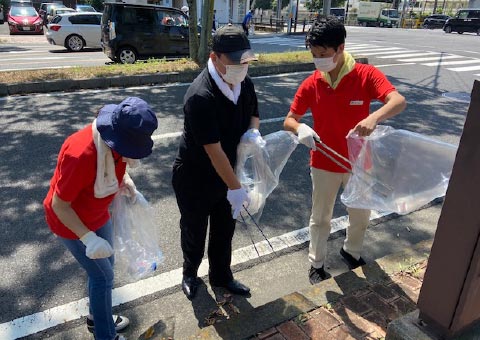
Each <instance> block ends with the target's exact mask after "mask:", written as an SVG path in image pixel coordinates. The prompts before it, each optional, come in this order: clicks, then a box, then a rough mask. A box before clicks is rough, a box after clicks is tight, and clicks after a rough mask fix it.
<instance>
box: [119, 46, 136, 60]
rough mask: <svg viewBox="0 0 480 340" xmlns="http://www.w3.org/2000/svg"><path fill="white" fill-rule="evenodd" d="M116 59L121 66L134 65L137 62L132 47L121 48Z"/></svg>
mask: <svg viewBox="0 0 480 340" xmlns="http://www.w3.org/2000/svg"><path fill="white" fill-rule="evenodd" d="M117 59H118V61H119V62H121V63H122V64H134V63H135V62H136V61H137V52H136V51H135V50H134V49H133V48H132V47H128V46H127V47H122V48H121V49H119V50H118V52H117Z"/></svg>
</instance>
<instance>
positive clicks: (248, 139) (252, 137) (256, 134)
mask: <svg viewBox="0 0 480 340" xmlns="http://www.w3.org/2000/svg"><path fill="white" fill-rule="evenodd" d="M240 142H242V143H254V144H257V145H259V146H261V147H263V146H265V144H267V142H265V140H264V139H263V138H262V135H261V134H260V131H258V130H257V129H248V130H247V132H245V133H244V134H243V135H242V137H241V138H240Z"/></svg>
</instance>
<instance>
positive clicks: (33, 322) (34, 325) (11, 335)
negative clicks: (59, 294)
mask: <svg viewBox="0 0 480 340" xmlns="http://www.w3.org/2000/svg"><path fill="white" fill-rule="evenodd" d="M381 216H382V215H378V214H372V217H371V218H370V219H371V220H374V219H376V218H378V217H381ZM347 226H348V216H341V217H338V218H335V219H333V220H332V229H331V233H334V232H336V231H338V230H342V229H345V228H346V227H347ZM309 240H310V235H309V231H308V227H305V228H302V229H298V230H294V231H291V232H288V233H286V234H283V235H280V236H276V237H272V238H271V239H269V242H270V244H272V246H273V249H274V250H275V251H280V250H283V249H286V248H289V247H294V246H299V245H301V244H303V243H306V242H308V241H309ZM255 247H256V248H257V250H258V252H259V254H260V257H262V256H266V255H269V254H272V253H273V251H272V249H271V248H270V247H269V246H268V243H267V241H265V240H264V241H262V242H257V243H255ZM255 247H254V246H253V245H249V246H246V247H243V248H239V249H237V250H234V251H233V252H232V266H234V265H237V264H241V263H245V262H247V261H249V260H252V259H257V258H259V256H258V255H257V252H256V251H255ZM207 274H208V259H205V260H203V261H202V263H201V265H200V268H199V269H198V276H199V277H203V276H206V275H207ZM181 280H182V268H177V269H174V270H172V271H170V272H166V273H162V274H159V275H156V276H153V277H149V278H147V279H144V280H140V281H138V282H134V283H130V284H127V285H125V286H122V287H118V288H115V289H114V290H113V292H112V305H113V306H118V305H120V304H124V303H127V302H130V301H133V300H136V299H139V298H141V297H144V296H147V295H150V294H153V293H156V292H159V291H162V290H165V289H168V288H171V287H174V286H176V285H179V284H180V282H181ZM87 302H88V299H87V298H82V299H80V300H77V301H73V302H70V303H67V304H65V305H61V306H56V307H52V308H49V309H47V310H44V311H41V312H38V313H35V314H31V315H26V316H23V317H20V318H17V319H15V320H12V321H8V322H5V323H2V324H0V339H2V340H15V339H17V338H20V337H24V336H28V335H31V334H34V333H37V332H40V331H43V330H46V329H48V328H51V327H55V326H57V325H60V324H63V323H66V322H69V321H73V320H76V319H79V318H82V317H84V316H87V315H88V305H87Z"/></svg>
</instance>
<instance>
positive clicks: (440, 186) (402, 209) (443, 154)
mask: <svg viewBox="0 0 480 340" xmlns="http://www.w3.org/2000/svg"><path fill="white" fill-rule="evenodd" d="M348 152H349V158H350V161H351V162H352V164H353V166H352V170H353V175H352V176H351V178H350V180H349V181H348V183H347V185H346V187H345V190H344V191H343V193H342V195H341V200H342V202H343V203H344V204H345V205H346V206H347V207H351V208H360V209H371V210H377V211H381V212H386V213H390V212H395V213H397V214H401V215H404V214H408V213H410V212H412V211H414V210H416V209H418V208H420V207H422V206H423V205H425V204H427V203H429V202H430V201H432V200H434V199H435V198H437V197H441V196H443V195H445V193H446V190H447V186H448V181H449V179H450V175H451V172H452V168H453V163H454V161H455V155H456V152H457V146H455V145H452V144H448V143H444V142H440V141H437V140H434V139H431V138H428V137H426V136H423V135H420V134H417V133H414V132H410V131H406V130H395V129H393V128H392V127H390V126H377V128H376V129H375V130H374V132H373V133H372V134H371V135H370V136H368V137H364V138H362V137H359V136H358V135H356V134H353V135H351V136H350V137H349V138H348Z"/></svg>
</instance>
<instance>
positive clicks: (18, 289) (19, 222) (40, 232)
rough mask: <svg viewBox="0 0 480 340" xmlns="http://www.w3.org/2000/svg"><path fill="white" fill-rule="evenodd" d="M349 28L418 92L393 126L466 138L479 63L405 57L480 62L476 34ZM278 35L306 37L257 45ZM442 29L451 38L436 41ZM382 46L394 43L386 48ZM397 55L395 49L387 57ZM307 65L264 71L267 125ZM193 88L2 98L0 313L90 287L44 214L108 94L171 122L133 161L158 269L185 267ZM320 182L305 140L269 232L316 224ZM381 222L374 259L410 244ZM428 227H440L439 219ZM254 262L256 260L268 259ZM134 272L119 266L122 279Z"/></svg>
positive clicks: (9, 314) (276, 125) (273, 125)
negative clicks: (80, 136) (183, 222)
mask: <svg viewBox="0 0 480 340" xmlns="http://www.w3.org/2000/svg"><path fill="white" fill-rule="evenodd" d="M348 35H349V36H348V42H349V43H350V45H351V46H352V47H351V50H352V52H354V51H356V52H355V53H356V54H365V55H367V54H370V55H369V59H370V63H372V64H375V65H377V66H378V67H380V69H381V70H382V71H383V72H385V73H386V74H387V76H388V77H389V79H390V80H391V81H392V83H393V84H394V85H395V86H396V87H397V88H398V90H399V91H400V92H401V93H402V94H403V95H404V96H405V97H406V98H407V101H408V103H409V105H408V107H407V109H406V111H405V112H404V113H402V114H401V115H399V116H397V117H396V118H395V119H393V120H391V121H389V122H388V124H389V125H392V126H394V127H396V128H402V129H407V130H411V131H415V132H418V133H422V134H425V135H427V136H430V137H434V138H438V139H440V140H443V141H446V142H450V143H458V140H459V137H460V134H461V131H462V126H463V122H464V119H465V114H466V111H467V108H468V103H467V102H465V101H462V100H461V99H462V97H461V95H462V94H467V93H469V92H470V90H471V88H472V83H473V80H474V79H478V78H479V77H478V76H476V75H475V74H477V73H480V69H478V70H476V69H473V70H469V71H465V70H462V71H459V70H450V68H454V67H457V66H455V65H441V64H439V65H437V66H433V65H432V66H428V65H423V64H425V63H434V62H435V61H434V60H429V61H400V60H405V59H413V58H421V57H420V56H417V55H415V56H410V57H406V56H405V55H410V54H416V53H419V54H421V55H422V56H423V57H429V56H431V57H432V58H433V56H437V57H438V56H439V55H440V56H441V57H443V56H453V58H450V59H449V60H452V61H453V60H458V61H467V60H472V61H475V60H476V58H479V55H480V47H479V44H478V42H477V41H478V37H477V36H474V35H467V34H464V35H463V36H460V35H449V36H446V35H444V34H442V32H440V31H406V30H405V31H402V30H393V29H376V28H356V27H355V28H352V29H349V32H348ZM274 38H275V39H289V41H290V42H289V43H290V44H292V43H293V42H292V40H295V41H297V40H298V43H297V47H296V48H299V49H300V48H301V45H300V44H301V41H302V40H301V37H288V38H284V37H267V38H265V39H266V40H264V42H263V43H262V44H257V45H255V44H256V43H254V48H255V47H256V46H264V47H265V46H268V45H269V43H267V41H268V39H274ZM435 39H439V40H438V41H439V42H440V41H441V43H439V44H438V45H437V44H435ZM273 41H277V40H273ZM475 42H477V43H475ZM271 45H274V46H273V47H271V48H284V49H285V48H290V46H291V45H288V46H287V47H285V45H278V44H271ZM412 45H414V46H412ZM279 46H280V47H279ZM281 46H283V47H281ZM447 46H448V51H447V48H446V47H447ZM391 47H396V48H399V49H400V50H397V51H401V52H399V53H398V54H393V53H391V52H393V51H395V50H386V49H388V48H391ZM265 48H266V47H265ZM412 50H413V51H418V52H413V51H412ZM382 51H383V53H384V54H378V53H382ZM385 52H388V53H389V54H388V53H387V54H385ZM431 52H432V53H431ZM434 52H437V54H435V53H434ZM0 53H1V52H0ZM372 53H377V54H372ZM429 53H431V54H429ZM2 54H3V53H2ZM402 54H403V56H400V57H397V55H402ZM386 56H391V57H388V58H381V57H386ZM455 56H458V57H455ZM3 58H4V57H3V55H2V59H3ZM399 59H400V60H399ZM459 65H460V66H472V65H480V63H479V64H476V63H475V62H471V63H466V64H459ZM307 75H308V73H300V74H288V75H274V76H266V77H260V78H256V79H254V82H255V85H256V89H257V92H258V96H259V101H260V103H259V104H260V114H261V119H262V121H263V123H262V125H261V132H262V134H264V135H265V134H268V133H270V132H273V131H277V130H279V129H281V128H282V126H281V124H282V121H283V118H284V116H285V114H286V112H287V111H288V107H289V104H290V102H291V99H292V98H293V95H294V93H295V90H296V88H297V86H298V84H299V83H300V82H301V81H302V79H304V78H305V77H306V76H307ZM186 87H187V84H175V85H167V86H146V87H139V88H128V89H110V90H101V91H78V92H73V93H51V94H44V95H27V96H18V97H7V98H0V112H1V115H0V124H1V126H2V133H1V134H0V157H1V159H2V162H0V183H1V184H0V187H1V188H2V198H3V203H2V208H1V209H0V229H1V230H2V233H1V234H0V235H1V236H0V241H1V243H0V244H2V247H1V248H0V272H1V273H2V280H1V282H0V306H1V307H0V324H1V323H5V322H8V321H10V320H14V319H16V318H19V317H22V316H27V315H30V314H32V313H35V312H39V311H42V310H46V309H49V308H53V307H55V306H59V305H63V304H66V303H68V302H72V301H76V300H78V299H81V298H83V297H84V296H85V287H84V285H83V284H82V282H83V281H82V280H83V278H84V274H83V273H82V271H81V270H80V269H79V267H78V265H77V264H76V262H75V261H74V260H73V259H72V258H71V256H69V254H68V253H67V252H65V250H64V249H63V247H62V246H61V245H60V244H59V243H58V242H57V241H56V240H55V237H53V236H52V234H51V233H50V232H49V230H48V228H47V226H46V224H45V222H44V219H43V211H42V206H41V202H42V200H43V198H44V196H45V194H46V191H47V189H48V181H49V179H50V177H51V174H52V171H53V168H54V166H55V161H56V156H57V153H58V150H59V148H60V145H61V143H62V142H63V140H64V138H65V137H66V136H67V135H69V134H70V133H72V132H74V131H75V130H77V129H79V128H81V127H83V126H84V125H85V124H87V123H89V122H91V120H92V119H93V116H94V112H95V111H96V110H97V109H98V108H100V107H101V106H102V105H104V104H106V103H118V102H120V101H121V100H122V99H123V98H125V97H127V96H140V97H142V98H144V99H145V100H147V101H148V102H149V103H151V105H152V107H153V108H154V110H155V111H156V112H157V116H158V118H159V122H160V124H159V129H158V130H157V131H156V133H155V141H156V142H155V149H154V152H153V155H152V156H151V157H150V158H148V159H146V160H145V161H144V162H143V165H142V167H141V168H140V169H138V170H135V171H133V172H132V177H133V179H134V180H135V182H136V184H137V187H138V188H139V190H140V191H142V192H143V193H144V195H145V196H146V197H147V199H148V200H150V202H151V203H152V204H153V205H154V207H155V211H156V216H157V217H158V228H159V232H160V235H161V239H160V246H161V247H162V249H163V251H164V254H165V262H164V263H163V265H162V266H161V267H160V268H159V270H158V274H164V273H168V272H171V271H172V270H175V269H177V268H180V267H181V263H182V260H181V258H182V256H181V252H180V246H179V244H180V242H179V230H178V220H179V213H178V209H177V207H176V203H175V199H174V195H173V191H172V189H171V185H170V171H171V165H172V161H173V157H174V156H175V152H176V148H177V144H178V139H177V137H175V133H177V132H179V131H181V128H182V121H183V120H182V114H181V102H182V98H183V94H184V93H185V90H186ZM445 93H453V94H460V96H459V97H458V98H460V100H458V99H456V100H455V99H449V98H447V97H445V96H444V94H445ZM375 105H376V104H372V109H375ZM306 122H307V123H310V120H309V119H306ZM172 133H173V135H172ZM310 193H311V192H310V179H309V176H308V152H307V150H306V149H305V148H304V147H303V146H299V147H297V149H296V150H295V152H294V153H293V154H292V156H291V158H290V160H289V162H288V163H287V165H286V167H285V169H284V171H283V173H282V176H281V181H280V185H279V186H278V188H277V189H276V190H275V191H274V193H273V194H272V195H271V196H270V198H269V200H268V202H267V205H266V207H265V210H264V213H263V217H262V220H261V225H262V227H263V228H264V232H265V234H266V235H267V237H269V238H271V237H274V236H279V235H283V234H285V233H287V232H291V231H295V230H299V229H301V228H304V227H305V226H307V225H308V216H309V206H310ZM344 215H345V210H344V208H343V207H342V206H341V204H337V205H336V206H335V212H334V217H341V216H344ZM430 222H431V221H430ZM377 228H378V229H377V230H378V235H380V236H378V238H379V239H380V241H382V242H383V244H384V245H385V246H384V249H383V250H381V249H376V250H375V249H372V253H371V254H366V255H365V257H366V258H367V260H368V259H369V258H375V256H377V255H378V254H380V252H381V251H383V252H385V251H390V250H392V251H393V250H394V249H398V247H399V246H406V245H405V244H404V243H402V242H398V240H395V239H391V237H392V235H391V234H390V233H388V232H387V231H388V230H387V228H388V227H387V226H382V225H379V226H377ZM382 228H384V229H385V230H384V229H382ZM419 229H420V228H419ZM250 232H252V230H251V229H250ZM429 233H430V234H429V235H433V233H434V230H430V231H429ZM252 234H253V237H254V240H255V242H259V241H261V240H262V238H261V236H260V235H259V234H258V233H256V232H252ZM424 234H425V232H424V231H422V232H418V233H414V232H412V233H410V234H408V235H406V236H405V237H406V238H409V237H410V238H411V239H409V242H411V243H414V241H415V240H420V239H422V238H425V235H424ZM405 242H406V241H405ZM250 243H251V240H250V238H249V232H248V231H247V230H245V229H244V228H243V227H241V226H239V227H238V231H237V233H236V235H235V239H234V249H240V248H243V247H246V246H248V245H250ZM375 252H378V254H376V253H375ZM250 262H251V265H253V266H255V265H256V263H257V262H258V263H260V262H261V260H258V261H255V260H253V261H250ZM302 265H303V264H302ZM306 266H307V264H306V258H305V267H306ZM126 283H127V282H126V281H125V280H124V279H122V278H121V277H118V278H117V280H116V287H120V286H123V285H124V284H126ZM0 326H1V325H0ZM0 328H1V327H0Z"/></svg>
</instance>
